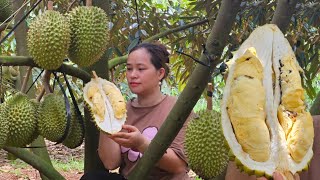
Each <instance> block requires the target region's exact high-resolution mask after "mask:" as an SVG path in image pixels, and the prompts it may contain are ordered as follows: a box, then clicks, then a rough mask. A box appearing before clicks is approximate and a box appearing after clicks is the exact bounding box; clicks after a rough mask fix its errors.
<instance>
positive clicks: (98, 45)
mask: <svg viewBox="0 0 320 180" xmlns="http://www.w3.org/2000/svg"><path fill="white" fill-rule="evenodd" d="M68 19H69V23H70V25H71V45H70V48H69V56H68V57H69V59H70V60H71V61H72V62H74V63H75V64H77V65H79V66H81V67H87V66H90V65H92V64H94V63H95V62H97V61H98V60H99V59H100V58H101V56H102V55H103V54H104V52H105V50H106V48H107V42H108V37H109V31H108V29H107V23H108V19H107V14H106V13H105V12H104V10H102V9H101V8H99V7H94V6H79V7H76V8H74V9H73V10H72V11H71V12H70V13H69V14H68Z"/></svg>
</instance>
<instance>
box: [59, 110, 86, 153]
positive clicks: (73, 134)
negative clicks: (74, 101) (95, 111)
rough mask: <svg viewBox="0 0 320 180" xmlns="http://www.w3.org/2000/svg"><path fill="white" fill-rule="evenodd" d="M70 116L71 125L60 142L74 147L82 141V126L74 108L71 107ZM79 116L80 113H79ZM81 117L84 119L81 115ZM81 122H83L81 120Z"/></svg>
mask: <svg viewBox="0 0 320 180" xmlns="http://www.w3.org/2000/svg"><path fill="white" fill-rule="evenodd" d="M71 109H72V111H71V112H72V118H71V127H70V131H69V134H68V136H67V137H66V139H65V140H64V141H63V142H62V144H63V145H65V146H67V147H68V148H71V149H74V148H76V147H78V146H80V145H81V144H82V142H83V138H84V127H83V125H82V124H81V123H80V119H79V117H78V115H77V113H76V111H75V108H74V107H72V108H71ZM79 115H80V116H81V114H79ZM82 119H84V118H83V117H82ZM82 123H83V122H82Z"/></svg>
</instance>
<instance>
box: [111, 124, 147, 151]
mask: <svg viewBox="0 0 320 180" xmlns="http://www.w3.org/2000/svg"><path fill="white" fill-rule="evenodd" d="M122 129H123V130H126V131H127V132H122V131H121V132H117V133H115V134H112V135H111V136H109V137H110V138H111V139H112V140H114V141H115V142H116V143H118V144H119V145H121V146H123V147H126V148H131V149H134V150H138V151H139V152H141V153H143V152H144V150H145V149H146V148H147V147H148V145H149V143H150V141H149V140H148V139H147V138H146V137H144V136H143V135H142V134H141V133H140V131H139V130H138V129H137V128H136V127H135V126H131V125H123V126H122Z"/></svg>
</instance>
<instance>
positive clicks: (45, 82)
mask: <svg viewBox="0 0 320 180" xmlns="http://www.w3.org/2000/svg"><path fill="white" fill-rule="evenodd" d="M50 76H51V72H50V71H48V70H45V71H44V75H43V78H42V82H43V86H44V89H45V91H46V93H52V92H53V90H52V88H51V87H50Z"/></svg>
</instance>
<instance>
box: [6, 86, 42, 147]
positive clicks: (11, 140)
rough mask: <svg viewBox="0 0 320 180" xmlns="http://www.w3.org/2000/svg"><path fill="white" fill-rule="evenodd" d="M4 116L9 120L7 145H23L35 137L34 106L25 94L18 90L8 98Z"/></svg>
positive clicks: (35, 120)
mask: <svg viewBox="0 0 320 180" xmlns="http://www.w3.org/2000/svg"><path fill="white" fill-rule="evenodd" d="M4 118H6V119H7V121H8V122H9V133H8V138H7V141H6V145H7V146H16V147H23V146H26V145H28V144H30V143H31V142H32V141H33V140H34V139H35V138H36V137H37V131H36V130H37V119H36V108H35V107H34V105H33V104H32V102H30V100H29V98H28V97H27V95H25V94H23V93H20V92H18V93H17V94H15V95H13V96H12V97H11V98H10V99H8V101H6V102H5V113H4Z"/></svg>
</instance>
